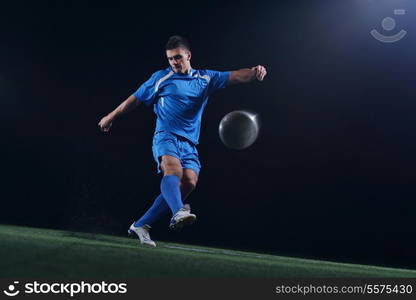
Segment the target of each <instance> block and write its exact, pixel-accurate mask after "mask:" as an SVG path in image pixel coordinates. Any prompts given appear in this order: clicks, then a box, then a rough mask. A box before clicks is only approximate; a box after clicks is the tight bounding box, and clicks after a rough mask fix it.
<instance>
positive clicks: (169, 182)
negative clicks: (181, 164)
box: [160, 175, 183, 214]
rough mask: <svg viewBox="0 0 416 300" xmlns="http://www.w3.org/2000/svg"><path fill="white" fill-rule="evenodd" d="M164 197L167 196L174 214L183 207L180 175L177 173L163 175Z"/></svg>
mask: <svg viewBox="0 0 416 300" xmlns="http://www.w3.org/2000/svg"><path fill="white" fill-rule="evenodd" d="M160 189H161V191H162V195H163V198H165V200H166V202H167V204H168V205H169V207H170V210H171V211H172V213H173V214H176V212H177V211H178V210H179V209H181V208H182V206H183V203H182V196H181V191H180V189H179V177H178V176H176V175H166V176H163V178H162V182H161V183H160Z"/></svg>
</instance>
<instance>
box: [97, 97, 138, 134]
mask: <svg viewBox="0 0 416 300" xmlns="http://www.w3.org/2000/svg"><path fill="white" fill-rule="evenodd" d="M139 104H140V102H139V101H137V98H136V97H135V96H134V95H130V96H129V97H128V98H127V99H126V100H124V101H123V102H122V103H121V104H120V105H119V106H118V107H117V108H116V109H115V110H113V111H112V112H111V113H109V114H108V115H106V116H105V117H104V118H102V119H101V121H100V122H99V123H98V126H99V127H100V129H101V131H103V132H108V131H109V130H110V127H111V125H112V124H113V121H114V120H115V119H116V118H117V117H119V116H120V115H122V114H124V113H126V112H128V111H130V110H132V109H133V108H135V107H136V106H138V105H139Z"/></svg>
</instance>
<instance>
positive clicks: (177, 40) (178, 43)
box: [165, 35, 191, 51]
mask: <svg viewBox="0 0 416 300" xmlns="http://www.w3.org/2000/svg"><path fill="white" fill-rule="evenodd" d="M178 47H181V48H185V49H186V50H188V51H191V46H190V45H189V42H188V40H187V39H186V38H184V37H181V36H179V35H173V36H171V37H170V38H169V40H168V42H167V43H166V46H165V50H172V49H175V48H178Z"/></svg>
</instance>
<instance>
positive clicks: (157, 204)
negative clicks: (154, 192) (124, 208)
mask: <svg viewBox="0 0 416 300" xmlns="http://www.w3.org/2000/svg"><path fill="white" fill-rule="evenodd" d="M168 212H169V206H168V205H167V203H166V201H165V199H163V196H162V194H160V195H159V196H157V198H156V200H155V201H154V202H153V204H152V206H151V207H150V208H149V209H148V210H147V211H146V213H145V214H144V215H143V217H141V218H140V219H139V220H138V221H136V222H135V223H134V226H136V227H140V226H143V225H145V224H147V225H151V224H153V223H154V222H155V221H157V220H158V219H160V218H161V217H163V215H165V214H166V213H168Z"/></svg>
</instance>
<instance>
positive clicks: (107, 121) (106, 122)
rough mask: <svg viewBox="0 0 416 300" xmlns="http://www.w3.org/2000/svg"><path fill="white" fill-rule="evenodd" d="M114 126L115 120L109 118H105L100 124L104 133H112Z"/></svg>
mask: <svg viewBox="0 0 416 300" xmlns="http://www.w3.org/2000/svg"><path fill="white" fill-rule="evenodd" d="M111 125H113V119H112V118H110V117H109V116H105V117H104V118H102V119H101V121H100V122H99V123H98V126H99V127H100V129H101V131H102V132H108V131H110V127H111Z"/></svg>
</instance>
